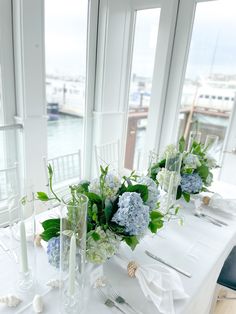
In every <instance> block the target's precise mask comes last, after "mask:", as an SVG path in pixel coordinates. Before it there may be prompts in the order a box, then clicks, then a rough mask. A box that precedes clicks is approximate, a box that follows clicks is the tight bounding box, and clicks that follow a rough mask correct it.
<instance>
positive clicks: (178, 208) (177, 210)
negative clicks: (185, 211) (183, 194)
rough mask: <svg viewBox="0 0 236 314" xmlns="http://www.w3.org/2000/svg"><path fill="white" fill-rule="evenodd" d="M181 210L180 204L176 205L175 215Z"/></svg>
mask: <svg viewBox="0 0 236 314" xmlns="http://www.w3.org/2000/svg"><path fill="white" fill-rule="evenodd" d="M179 210H180V207H179V206H176V207H175V215H177V214H178V212H179Z"/></svg>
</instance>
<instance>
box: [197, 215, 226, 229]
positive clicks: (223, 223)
mask: <svg viewBox="0 0 236 314" xmlns="http://www.w3.org/2000/svg"><path fill="white" fill-rule="evenodd" d="M201 215H202V217H208V218H210V219H213V220H215V221H216V222H218V223H219V224H222V225H224V226H228V224H227V223H226V222H224V221H222V220H220V219H217V218H215V217H212V216H210V215H207V214H204V213H201Z"/></svg>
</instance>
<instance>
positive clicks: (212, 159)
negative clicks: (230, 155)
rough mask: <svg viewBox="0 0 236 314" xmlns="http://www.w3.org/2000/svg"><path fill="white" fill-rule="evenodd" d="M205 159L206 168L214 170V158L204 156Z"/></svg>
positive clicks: (215, 162) (215, 163) (215, 164)
mask: <svg viewBox="0 0 236 314" xmlns="http://www.w3.org/2000/svg"><path fill="white" fill-rule="evenodd" d="M206 158H207V162H206V163H207V166H208V167H209V168H210V169H212V168H215V167H216V166H217V161H216V159H215V158H214V157H212V156H211V155H208V154H207V155H206Z"/></svg>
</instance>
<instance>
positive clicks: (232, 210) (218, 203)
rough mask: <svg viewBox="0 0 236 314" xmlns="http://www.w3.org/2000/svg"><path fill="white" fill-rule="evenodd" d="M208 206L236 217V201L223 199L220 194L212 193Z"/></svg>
mask: <svg viewBox="0 0 236 314" xmlns="http://www.w3.org/2000/svg"><path fill="white" fill-rule="evenodd" d="M209 206H210V207H213V208H215V209H218V210H220V211H222V212H224V213H226V214H228V215H231V216H236V199H225V198H222V196H221V195H220V194H218V193H214V194H213V196H212V197H211V199H210V203H209Z"/></svg>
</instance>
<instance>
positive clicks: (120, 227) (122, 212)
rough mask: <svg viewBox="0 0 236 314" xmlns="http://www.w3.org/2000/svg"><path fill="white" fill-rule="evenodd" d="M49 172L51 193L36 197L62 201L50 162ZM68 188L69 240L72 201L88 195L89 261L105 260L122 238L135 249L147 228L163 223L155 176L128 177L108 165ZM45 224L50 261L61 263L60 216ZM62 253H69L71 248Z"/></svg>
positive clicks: (66, 231)
mask: <svg viewBox="0 0 236 314" xmlns="http://www.w3.org/2000/svg"><path fill="white" fill-rule="evenodd" d="M48 173H49V187H50V190H51V195H52V197H49V196H48V195H47V194H46V193H44V192H37V199H39V200H41V201H44V202H47V201H50V200H55V199H56V200H57V201H59V202H60V203H61V202H62V200H61V198H60V197H59V196H58V195H57V194H56V193H55V192H54V190H53V186H52V180H53V169H52V167H51V165H49V166H48ZM69 191H70V194H71V203H70V204H69V205H68V211H67V217H65V218H64V219H65V220H66V223H64V224H65V225H66V226H67V230H64V231H63V230H62V232H64V233H65V234H67V235H68V243H69V240H70V236H71V233H70V232H69V230H68V229H69V228H70V221H71V217H70V213H71V212H70V205H71V206H72V205H73V200H74V199H76V195H81V194H83V195H86V196H87V198H88V212H87V243H86V259H87V261H89V262H92V263H95V264H101V263H104V262H105V261H106V260H107V259H109V258H110V257H112V256H113V255H114V254H115V253H116V252H117V250H118V249H119V245H120V243H121V241H124V242H125V243H126V244H127V245H128V246H129V247H130V248H131V249H132V250H134V249H135V247H136V245H137V244H138V243H139V240H140V239H141V238H142V237H143V236H144V235H145V233H146V232H147V231H148V229H149V230H150V231H151V232H152V233H156V232H157V230H158V229H160V228H162V226H163V223H164V219H165V214H164V213H161V212H160V211H159V210H158V204H159V203H158V198H159V192H158V186H157V183H156V182H155V181H154V180H153V179H152V178H149V177H138V176H137V175H135V173H134V172H132V173H131V175H130V176H129V177H123V178H122V179H120V178H119V177H117V176H116V175H114V174H113V173H109V172H108V167H106V168H105V169H104V168H102V167H101V174H100V176H99V178H96V179H93V180H92V181H81V182H80V183H78V184H77V185H72V186H69ZM67 221H68V223H67ZM42 226H43V229H44V231H43V232H42V234H41V237H42V239H43V240H44V241H47V242H48V246H47V254H48V260H49V263H51V264H52V265H53V266H55V267H59V254H60V237H59V234H60V219H48V220H45V221H43V222H42ZM63 254H68V250H67V251H66V250H65V252H63Z"/></svg>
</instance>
